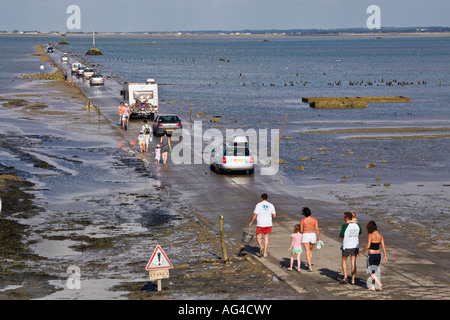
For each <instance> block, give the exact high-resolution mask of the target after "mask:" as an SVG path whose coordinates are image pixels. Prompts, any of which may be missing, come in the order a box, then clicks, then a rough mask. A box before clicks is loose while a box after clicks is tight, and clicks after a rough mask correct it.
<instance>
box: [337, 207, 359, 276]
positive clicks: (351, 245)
mask: <svg viewBox="0 0 450 320" xmlns="http://www.w3.org/2000/svg"><path fill="white" fill-rule="evenodd" d="M344 220H345V223H344V224H343V225H342V227H341V233H340V235H339V236H340V237H341V238H343V240H342V261H341V264H342V272H343V273H344V277H343V279H342V280H341V281H340V282H341V283H348V279H347V258H348V256H350V263H351V272H352V280H351V281H352V282H351V283H352V284H355V276H356V256H357V255H358V252H359V235H360V234H361V226H360V225H359V223H358V222H356V221H355V220H354V216H353V214H352V212H345V213H344Z"/></svg>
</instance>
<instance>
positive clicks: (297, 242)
mask: <svg viewBox="0 0 450 320" xmlns="http://www.w3.org/2000/svg"><path fill="white" fill-rule="evenodd" d="M291 236H292V242H291V246H290V247H289V251H290V252H291V266H290V267H289V268H287V269H288V270H292V266H293V265H294V258H295V255H297V271H298V272H300V255H301V254H302V237H303V235H302V234H301V233H300V224H296V225H295V227H294V233H293V234H292V235H291Z"/></svg>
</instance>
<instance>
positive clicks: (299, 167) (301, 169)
mask: <svg viewBox="0 0 450 320" xmlns="http://www.w3.org/2000/svg"><path fill="white" fill-rule="evenodd" d="M297 171H305V168H304V167H303V166H302V165H299V166H298V167H297Z"/></svg>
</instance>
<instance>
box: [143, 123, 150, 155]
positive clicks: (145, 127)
mask: <svg viewBox="0 0 450 320" xmlns="http://www.w3.org/2000/svg"><path fill="white" fill-rule="evenodd" d="M142 131H144V136H145V152H147V151H148V145H149V143H150V138H151V137H150V136H151V133H152V127H151V126H150V125H149V124H148V123H147V120H144V124H143V125H142Z"/></svg>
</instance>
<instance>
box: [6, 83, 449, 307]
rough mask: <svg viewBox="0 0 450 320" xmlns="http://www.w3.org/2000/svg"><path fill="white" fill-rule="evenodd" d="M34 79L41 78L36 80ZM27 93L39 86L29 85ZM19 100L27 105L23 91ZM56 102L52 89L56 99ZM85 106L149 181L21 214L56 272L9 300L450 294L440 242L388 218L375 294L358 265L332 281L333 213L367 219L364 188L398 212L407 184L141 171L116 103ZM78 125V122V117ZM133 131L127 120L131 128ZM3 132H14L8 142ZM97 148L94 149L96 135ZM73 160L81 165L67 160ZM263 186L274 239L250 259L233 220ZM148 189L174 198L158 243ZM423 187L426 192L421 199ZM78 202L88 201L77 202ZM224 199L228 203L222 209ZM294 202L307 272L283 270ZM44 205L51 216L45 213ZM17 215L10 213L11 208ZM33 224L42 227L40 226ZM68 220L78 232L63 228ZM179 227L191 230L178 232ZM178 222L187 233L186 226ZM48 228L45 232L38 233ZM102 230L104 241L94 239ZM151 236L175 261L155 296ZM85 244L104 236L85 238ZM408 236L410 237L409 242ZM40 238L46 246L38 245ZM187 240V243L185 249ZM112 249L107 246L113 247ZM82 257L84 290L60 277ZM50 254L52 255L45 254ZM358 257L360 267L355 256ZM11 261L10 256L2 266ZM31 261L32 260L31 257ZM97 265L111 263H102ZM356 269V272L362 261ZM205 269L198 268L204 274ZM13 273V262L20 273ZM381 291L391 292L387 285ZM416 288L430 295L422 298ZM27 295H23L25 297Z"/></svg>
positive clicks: (12, 292) (335, 266)
mask: <svg viewBox="0 0 450 320" xmlns="http://www.w3.org/2000/svg"><path fill="white" fill-rule="evenodd" d="M39 81H41V80H39ZM38 84H42V82H39V83H38ZM52 85H53V84H52ZM62 85H64V86H65V85H66V84H62ZM33 87H34V88H36V87H35V86H33ZM62 88H63V89H62V90H60V91H59V92H60V94H61V95H63V96H64V95H65V92H66V88H65V87H62ZM33 90H36V91H35V92H37V91H39V89H33ZM33 90H32V91H31V92H30V93H28V92H25V93H24V92H21V94H32V92H33ZM9 98H11V97H9ZM16 98H18V97H16ZM19 98H23V100H26V99H25V97H19ZM28 98H29V97H28ZM60 98H61V96H59V97H58V98H56V99H55V101H57V100H58V99H60ZM3 99H5V97H3ZM55 101H53V102H55ZM8 103H9V102H8ZM21 103H22V104H23V105H22V106H20V107H21V108H25V107H26V106H27V104H26V103H24V102H21ZM76 104H77V109H76V110H78V112H80V113H84V117H86V111H84V110H82V107H83V106H84V101H83V100H78V103H76ZM16 107H17V106H16ZM34 109H38V108H34ZM29 110H33V108H29ZM48 111H51V110H48ZM93 113H94V115H93V116H92V115H89V116H88V118H90V117H92V118H90V119H95V122H98V130H99V131H100V134H99V136H98V139H99V140H100V141H102V142H103V138H104V137H105V134H106V135H107V136H108V137H109V138H108V139H107V140H108V142H107V145H108V147H110V148H119V149H121V152H123V153H121V155H120V157H121V159H122V161H123V159H125V158H127V157H128V158H129V159H128V161H129V163H128V164H130V165H134V166H136V169H135V170H141V173H143V174H144V175H145V176H146V177H147V179H150V180H151V182H150V183H149V180H146V181H136V184H134V185H130V182H129V181H127V180H126V179H123V178H122V179H120V178H119V177H118V176H115V178H114V179H111V181H114V184H115V187H117V185H118V186H120V189H121V191H120V192H117V191H114V192H113V194H111V190H101V192H95V193H92V194H83V193H81V194H80V195H79V196H76V197H73V195H70V193H67V196H68V198H67V199H66V200H65V201H62V200H61V199H59V203H57V204H56V205H52V206H50V208H47V210H46V211H47V212H46V214H45V216H42V215H41V216H40V215H39V214H38V215H37V217H33V218H29V219H26V220H23V219H22V220H20V221H21V222H22V223H24V222H26V223H24V224H26V225H31V226H32V228H31V229H32V230H41V235H42V234H45V235H46V236H45V237H42V238H41V239H39V236H38V238H34V239H31V241H29V242H28V244H29V245H30V246H31V245H32V244H34V246H35V247H38V248H39V249H38V250H37V252H39V251H40V252H41V254H36V250H35V252H34V253H33V254H32V255H33V256H35V257H36V258H38V259H39V260H44V261H45V263H44V264H47V265H46V266H47V267H48V266H49V265H52V264H57V265H58V268H59V269H58V268H57V267H56V266H53V272H46V273H45V276H44V275H42V277H41V278H40V281H41V282H40V285H38V286H34V287H32V288H24V287H22V286H21V285H22V283H21V282H20V281H16V282H10V283H9V284H7V285H9V286H10V287H9V288H10V289H8V287H6V290H2V292H1V294H3V295H4V297H6V298H12V299H14V297H15V296H16V297H17V295H18V293H21V294H23V295H22V297H23V298H25V299H27V298H37V297H40V298H46V299H96V298H98V297H101V299H121V298H131V299H243V298H244V299H258V298H263V299H303V298H309V299H347V298H354V299H374V298H375V299H437V300H441V299H448V297H449V294H448V289H449V287H448V280H446V279H445V276H443V275H442V274H439V270H440V272H441V273H442V272H443V271H444V270H445V266H447V267H448V249H446V248H445V247H442V246H439V244H438V243H437V244H434V243H432V242H430V241H429V240H427V239H419V240H418V237H417V236H415V234H414V233H412V234H409V232H408V231H405V230H402V227H400V228H399V227H398V226H395V225H394V226H393V225H390V224H389V223H388V222H389V221H387V222H386V224H384V223H383V224H381V226H382V227H383V229H382V230H386V231H385V232H387V235H386V234H385V237H386V236H389V239H390V243H389V249H388V250H389V252H391V251H393V253H392V255H390V257H391V258H390V259H389V262H388V264H387V265H386V268H387V269H386V270H387V271H386V273H388V278H387V279H388V280H386V283H389V285H387V286H386V288H385V290H384V292H383V293H374V294H378V295H376V296H375V295H373V294H371V293H370V294H367V292H366V290H365V289H364V282H365V276H364V271H361V273H363V275H360V276H359V282H358V286H354V287H351V286H346V287H345V286H344V287H343V286H340V285H339V284H338V281H337V280H338V278H339V275H340V267H339V256H338V255H337V256H336V252H338V250H337V249H336V248H338V247H339V239H338V237H337V236H336V235H337V233H338V229H339V227H340V224H341V215H342V213H343V212H344V211H345V210H346V209H347V208H348V207H349V206H351V207H353V206H356V207H357V208H360V210H357V211H358V218H360V219H361V222H364V221H367V219H369V218H372V217H377V216H376V212H374V211H375V210H372V211H370V210H369V211H364V210H366V209H367V200H369V199H371V197H372V196H373V192H374V190H376V193H377V196H378V195H380V196H383V197H384V200H386V201H383V203H386V205H389V206H390V207H392V206H394V205H397V206H398V207H399V208H400V207H401V205H400V206H399V205H398V204H399V203H401V202H399V201H398V200H399V199H400V198H401V195H408V194H410V193H411V188H410V187H406V188H405V189H402V188H397V189H394V191H393V190H392V189H391V188H389V189H383V188H386V187H384V186H378V185H377V186H366V190H365V191H364V185H357V184H352V185H349V184H346V185H340V184H338V185H328V186H297V185H292V182H289V181H288V180H287V179H285V178H284V177H282V176H278V177H272V178H270V179H272V180H259V179H255V180H250V181H249V180H248V179H247V177H240V176H237V177H236V176H226V177H218V176H216V175H214V174H211V173H210V172H208V170H207V169H205V167H204V166H201V167H199V166H195V165H192V166H189V167H186V166H184V167H182V166H168V167H167V168H165V169H161V170H159V171H157V170H156V171H155V169H154V168H153V167H151V165H150V164H151V162H150V161H149V158H148V157H146V156H144V157H142V155H139V154H138V153H137V152H136V150H134V149H133V148H130V146H128V145H126V142H127V141H128V140H131V139H130V137H131V136H132V134H133V133H131V132H127V133H123V132H121V131H120V130H119V131H118V129H117V126H116V125H115V124H114V119H115V109H113V110H109V111H107V110H105V109H103V108H102V109H101V112H100V114H99V115H97V114H96V112H93ZM55 116H56V115H55ZM83 119H85V118H83ZM100 123H101V124H100ZM77 125H78V126H79V125H80V123H78V124H77ZM137 126H138V125H135V128H134V129H136V128H137ZM83 128H84V129H86V128H87V127H83ZM103 130H105V131H103ZM113 132H119V134H118V136H116V137H115V134H113ZM10 138H11V139H12V137H10ZM110 140H112V141H110ZM96 143H97V144H98V143H99V141H97V142H96ZM100 145H101V143H100ZM125 155H126V156H127V157H125ZM109 156H110V155H109ZM109 156H106V158H108V157H109ZM72 157H73V156H72ZM102 157H104V155H103V156H102ZM150 159H151V158H150ZM75 160H80V161H81V159H76V158H75ZM37 162H39V163H41V166H47V165H46V164H45V163H42V161H37ZM47 163H48V162H47ZM50 165H51V163H50ZM116 165H117V164H116ZM56 167H57V166H56ZM113 167H114V166H113ZM66 170H69V168H66ZM125 171H126V169H125ZM116 174H117V172H116ZM205 177H209V179H212V182H209V183H208V185H207V187H205ZM268 182H271V183H273V185H271V186H270V188H269V190H270V192H269V194H270V197H271V200H273V202H274V203H276V206H277V208H278V209H279V212H280V214H279V218H277V220H276V222H275V230H276V231H274V234H273V235H272V242H271V249H270V251H269V255H270V257H269V258H267V259H259V258H256V256H255V250H256V248H255V243H251V244H249V245H243V244H242V242H241V241H240V237H241V235H242V226H243V225H245V223H248V221H249V218H250V214H251V212H249V211H251V210H252V209H253V207H254V204H255V203H256V202H257V201H258V197H259V194H260V193H261V191H265V190H264V188H267V183H268ZM148 184H150V185H151V188H152V190H154V189H156V190H158V192H157V193H156V194H154V195H152V199H153V200H154V202H158V203H161V208H164V204H165V203H167V202H168V201H170V203H174V204H175V205H174V207H172V208H171V209H170V210H169V211H170V214H168V216H171V218H169V217H167V214H165V215H162V217H161V218H162V219H164V217H165V219H167V220H171V221H172V222H171V224H170V225H169V227H168V225H164V224H163V225H162V226H161V228H160V229H157V230H158V231H159V232H161V234H164V236H163V237H162V238H159V237H158V236H155V234H152V235H149V234H148V230H150V229H149V228H150V226H151V227H152V228H153V223H150V222H149V223H148V224H147V225H146V224H142V222H141V219H142V218H143V217H142V216H141V214H142V212H139V211H142V210H139V207H140V206H143V207H144V208H145V202H144V201H142V198H144V199H145V197H148V194H147V193H142V191H141V190H140V188H139V186H141V187H143V188H145V186H146V185H147V188H148ZM205 188H210V189H209V192H208V193H205ZM417 188H420V190H427V191H429V192H430V195H431V197H432V198H431V199H432V201H435V200H436V199H435V198H439V199H440V200H439V201H441V204H440V205H443V206H444V208H448V206H447V207H446V205H448V203H447V202H446V199H448V197H446V196H445V195H446V194H445V193H444V194H443V195H442V197H441V196H440V195H439V194H440V193H439V192H441V191H443V192H447V193H448V191H447V190H448V189H447V188H448V187H446V186H444V185H443V184H441V185H440V186H439V184H437V185H436V184H432V183H430V184H423V185H422V186H419V185H417ZM243 191H245V193H244V192H243ZM385 191H386V192H385ZM243 193H244V194H243ZM427 193H428V192H425V194H427ZM152 194H153V191H152ZM111 196H113V197H111ZM19 197H20V196H19ZM2 199H3V195H2ZM106 199H107V200H106ZM428 199H429V198H428ZM333 200H335V201H333ZM337 200H340V201H341V202H339V201H337ZM357 200H360V203H359V204H358V203H356V201H357ZM416 201H424V204H425V205H426V200H423V199H422V200H418V199H416ZM86 202H87V203H88V204H89V205H86ZM109 202H111V203H109ZM433 203H435V202H433ZM74 204H75V207H74V208H71V209H70V210H69V211H68V209H67V207H68V206H73V205H74ZM92 204H95V206H94V207H95V208H97V210H100V212H96V214H95V215H91V214H90V212H89V210H91V209H92V208H91V205H92ZM226 204H233V205H232V206H231V208H230V206H227V205H226ZM379 204H380V202H378V203H377V201H374V204H373V206H374V207H377V206H379ZM304 205H308V206H311V207H312V208H313V213H314V214H315V215H316V216H317V217H318V218H319V221H320V222H321V228H322V232H323V237H324V239H323V240H324V242H325V243H326V246H325V247H324V248H323V249H321V251H317V252H316V255H315V257H316V259H317V260H316V262H315V264H316V265H317V269H316V270H317V272H315V273H313V274H303V273H302V274H292V273H287V272H286V259H287V257H288V254H287V246H288V245H289V243H288V242H289V239H288V238H289V234H290V233H291V232H292V231H291V229H292V228H291V227H292V225H293V223H295V221H296V219H298V218H299V217H298V213H297V212H298V208H299V207H301V206H304ZM117 206H128V207H133V208H134V210H130V211H132V212H133V214H131V215H130V216H127V217H122V216H121V217H118V216H117V215H118V213H116V217H115V218H114V219H111V216H110V215H109V214H106V213H105V212H103V211H108V210H112V211H113V210H114V209H113V208H116V207H117ZM358 206H359V207H358ZM161 208H160V209H161ZM369 208H370V206H369ZM152 209H153V208H152ZM415 209H416V208H415V207H412V208H406V210H415ZM38 211H39V210H38ZM48 211H49V212H50V213H51V215H48V213H49V212H48ZM161 211H162V209H161ZM231 211H234V212H236V211H238V212H241V213H240V214H239V216H238V217H236V216H233V215H232V212H231ZM64 212H65V214H66V218H64V219H61V220H58V219H57V218H58V217H59V215H60V213H64ZM219 212H223V213H225V214H226V217H234V218H232V219H235V220H236V221H234V220H233V221H230V220H228V218H226V219H227V220H226V229H227V237H228V241H229V246H230V247H229V250H230V254H229V256H231V261H232V263H231V264H224V263H223V261H221V259H220V256H221V252H220V246H219V242H218V236H217V216H218V213H219ZM359 212H361V214H359ZM122 213H123V212H122ZM15 214H16V215H17V213H15ZM145 219H149V218H148V217H147V218H145ZM55 220H56V221H60V222H59V224H56V225H54V222H55ZM42 221H47V222H46V223H44V224H42ZM73 223H75V225H76V227H69V226H70V225H72V224H73ZM443 223H447V220H446V219H445V220H444V221H443ZM43 225H45V228H44V227H43ZM186 225H188V226H189V227H188V228H186ZM362 225H363V224H362ZM239 226H240V227H239ZM54 228H56V230H54ZM141 228H143V229H141ZM187 229H188V230H189V231H188V232H186V231H187ZM152 230H153V229H152ZM49 234H50V235H51V236H48V235H49ZM102 234H103V235H104V236H101V235H102ZM118 234H119V236H118ZM406 235H407V236H406ZM286 236H287V238H286ZM443 236H445V235H438V236H437V238H436V240H439V239H440V238H439V237H441V238H442V237H443ZM155 238H157V239H164V240H161V241H164V243H167V244H169V243H170V252H171V253H176V254H175V257H174V258H173V260H174V261H173V262H175V263H174V264H175V268H174V269H173V270H171V278H170V279H168V280H167V282H166V281H165V280H164V281H163V283H164V286H163V292H161V293H158V292H156V291H155V284H154V283H152V282H149V281H148V280H145V277H146V276H145V271H144V272H143V271H142V269H143V266H144V265H145V264H146V262H147V261H145V258H144V257H142V252H143V251H147V252H148V256H149V255H150V254H151V252H150V251H152V249H151V248H153V247H154V246H155V244H156V243H157V242H159V241H158V240H156V241H155ZM95 239H102V240H97V241H95ZM42 240H45V241H42ZM409 241H411V242H410V243H408V242H409ZM42 242H44V243H43V244H42ZM74 242H75V243H74ZM361 242H362V243H365V239H364V237H361ZM51 244H59V245H60V247H59V248H66V250H67V251H66V252H65V254H66V256H65V257H64V258H63V260H61V258H58V259H55V257H54V256H53V255H54V254H55V249H54V248H53V249H51ZM186 244H188V245H187V247H186ZM168 246H169V245H168ZM31 247H32V246H31ZM285 247H286V248H285ZM112 248H114V249H116V250H112ZM130 248H132V253H131V254H129V253H128V254H126V255H124V254H125V251H127V250H129V249H130ZM144 248H145V249H144ZM175 248H178V249H175ZM333 248H334V249H336V250H334V249H333ZM390 248H392V249H390ZM394 248H395V249H394ZM285 249H286V250H285ZM418 249H420V250H418ZM166 250H167V249H166ZM328 250H329V251H328ZM422 251H426V252H428V254H427V255H424V256H423V257H422V258H420V259H419V258H418V257H417V254H421V253H422ZM394 252H396V253H394ZM412 252H414V254H412ZM430 252H431V253H433V252H435V253H436V254H435V255H434V258H433V259H435V260H436V259H437V260H439V261H438V262H436V261H433V259H432V258H430V254H429V253H430ZM80 256H81V257H83V259H86V260H85V261H86V264H83V268H82V277H83V281H82V284H83V288H84V289H85V290H83V289H82V290H68V289H65V288H64V285H65V279H67V275H62V277H61V274H64V271H65V270H64V268H61V265H64V266H68V265H69V263H71V262H72V263H79V262H80V260H79V258H80ZM50 257H51V258H52V259H49V258H50ZM99 257H100V259H99ZM22 258H23V257H22ZM95 259H97V260H98V261H96V260H95ZM171 259H172V257H171ZM430 259H431V260H430ZM23 261H24V263H25V264H30V262H29V260H28V259H26V258H25V259H24V260H23ZM358 261H359V262H360V263H362V265H364V259H359V260H358ZM391 261H392V264H391V263H390V262H391ZM62 262H64V263H62ZM11 263H13V262H12V261H11ZM418 263H420V264H418ZM31 265H33V264H32V263H31ZM104 265H108V266H111V267H112V268H111V267H110V268H108V269H107V270H105V269H104ZM86 266H88V267H86ZM263 266H264V267H266V268H263ZM27 268H29V266H27ZM86 268H87V269H86ZM360 268H362V269H363V267H361V266H360ZM37 269H39V268H37ZM61 269H63V270H61ZM205 269H206V270H208V272H205ZM23 270H24V269H22V270H21V269H18V271H19V272H22V273H23ZM58 270H59V271H58ZM360 270H361V269H360ZM425 270H427V271H425ZM430 270H432V271H430ZM172 271H173V272H172ZM402 271H405V272H406V273H408V272H412V273H411V275H412V274H414V275H417V276H418V277H419V278H422V280H420V281H416V280H414V283H410V282H411V281H410V280H407V277H406V278H402V277H405V275H404V274H405V272H402ZM48 276H51V277H53V278H52V279H53V280H52V281H50V282H48V278H47V277H48ZM38 278H39V277H38ZM399 279H400V280H399ZM44 284H45V285H47V288H48V291H47V292H49V291H51V286H48V284H51V285H54V286H55V287H56V288H57V292H55V293H53V294H51V295H46V294H44V295H42V293H40V292H39V288H40V286H43V285H44ZM15 286H20V287H15ZM389 286H390V290H387V289H388V288H389ZM261 287H264V288H270V290H269V291H266V292H264V291H263V290H261ZM32 289H34V291H33V290H32ZM411 289H414V290H411ZM424 290H425V291H427V292H430V294H429V295H424V292H425V291H424ZM24 292H25V293H24ZM30 292H33V293H34V295H33V294H31V293H30ZM37 292H39V293H37ZM431 292H432V293H431Z"/></svg>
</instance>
